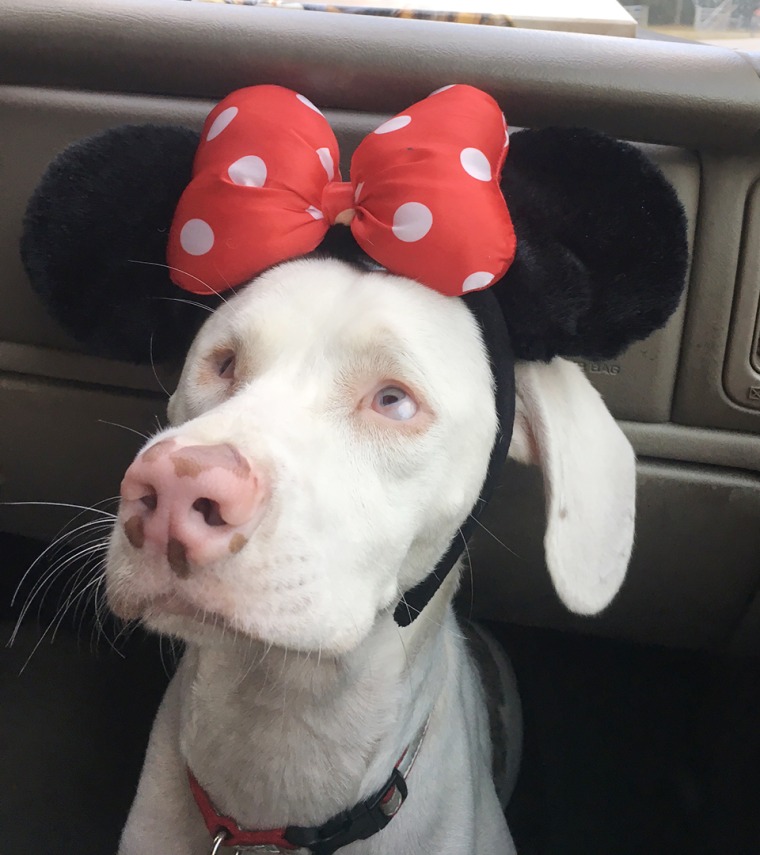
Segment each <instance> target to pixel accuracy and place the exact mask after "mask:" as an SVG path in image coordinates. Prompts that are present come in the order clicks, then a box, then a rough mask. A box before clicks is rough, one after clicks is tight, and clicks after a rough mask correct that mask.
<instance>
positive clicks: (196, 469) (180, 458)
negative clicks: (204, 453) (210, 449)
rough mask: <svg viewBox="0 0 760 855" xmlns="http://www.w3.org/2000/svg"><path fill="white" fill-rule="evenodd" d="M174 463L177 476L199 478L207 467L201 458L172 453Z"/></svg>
mask: <svg viewBox="0 0 760 855" xmlns="http://www.w3.org/2000/svg"><path fill="white" fill-rule="evenodd" d="M172 463H173V464H174V474H175V475H176V476H177V478H197V477H198V476H199V475H200V474H201V472H203V470H204V469H205V468H206V467H205V466H204V465H203V464H202V463H201V462H200V460H197V459H195V458H193V457H187V456H185V455H180V454H173V455H172Z"/></svg>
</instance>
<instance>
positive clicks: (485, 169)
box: [459, 148, 491, 181]
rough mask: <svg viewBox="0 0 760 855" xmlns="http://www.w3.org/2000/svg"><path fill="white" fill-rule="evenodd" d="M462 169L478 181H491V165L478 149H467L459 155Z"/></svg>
mask: <svg viewBox="0 0 760 855" xmlns="http://www.w3.org/2000/svg"><path fill="white" fill-rule="evenodd" d="M459 162H460V163H461V164H462V169H464V171H465V172H466V173H467V174H468V175H471V176H472V177H473V178H477V179H478V181H490V180H491V164H490V163H489V162H488V158H487V157H486V156H485V155H484V154H483V152H482V151H481V150H480V149H478V148H465V149H462V153H461V154H460V155H459Z"/></svg>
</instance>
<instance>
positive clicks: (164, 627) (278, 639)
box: [108, 592, 371, 657]
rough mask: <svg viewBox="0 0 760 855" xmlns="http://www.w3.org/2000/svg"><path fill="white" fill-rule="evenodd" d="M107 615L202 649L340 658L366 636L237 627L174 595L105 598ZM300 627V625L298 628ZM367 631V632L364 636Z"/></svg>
mask: <svg viewBox="0 0 760 855" xmlns="http://www.w3.org/2000/svg"><path fill="white" fill-rule="evenodd" d="M108 601H109V607H110V608H111V611H112V612H113V613H114V614H115V615H116V616H117V617H120V618H122V620H137V621H139V622H140V623H141V624H142V625H143V626H144V627H145V628H146V629H147V630H149V631H151V632H155V633H157V634H159V635H163V636H168V637H172V638H176V639H180V640H182V641H185V642H189V643H191V644H197V645H203V646H209V647H211V646H214V647H219V646H226V645H231V646H240V645H245V647H246V648H247V649H250V646H251V643H252V642H258V643H261V644H265V645H267V646H272V647H278V648H280V649H283V650H292V651H295V652H299V653H307V654H309V653H319V655H320V656H325V657H341V656H344V655H346V654H348V653H350V652H351V651H352V650H354V649H355V648H357V647H358V646H359V645H360V644H361V642H362V641H363V640H364V638H365V637H366V634H368V633H364V634H362V633H358V632H349V633H345V634H338V635H336V636H335V637H333V638H319V639H317V638H315V639H308V640H307V639H306V638H304V637H298V635H297V634H294V633H288V632H283V631H282V629H283V628H282V626H280V628H279V630H277V629H275V628H274V627H271V626H262V627H261V628H258V627H256V626H255V625H251V624H246V625H245V626H242V625H239V624H238V623H237V622H236V621H235V620H233V619H232V618H229V617H227V616H225V615H223V614H221V613H220V612H216V611H211V610H209V609H206V608H203V607H202V606H198V605H196V604H195V603H193V602H192V601H191V600H190V599H188V598H187V597H185V596H182V595H181V594H178V593H176V592H173V593H169V594H161V595H157V596H154V597H145V598H142V599H138V600H136V599H134V598H128V599H127V598H124V597H115V596H111V595H109V596H108ZM301 626H302V624H301ZM369 631H371V628H370V629H369V630H368V632H369Z"/></svg>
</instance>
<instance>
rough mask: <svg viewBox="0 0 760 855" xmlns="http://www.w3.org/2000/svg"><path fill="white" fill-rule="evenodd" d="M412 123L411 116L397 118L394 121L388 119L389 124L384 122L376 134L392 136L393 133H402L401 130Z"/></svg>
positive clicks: (376, 130)
mask: <svg viewBox="0 0 760 855" xmlns="http://www.w3.org/2000/svg"><path fill="white" fill-rule="evenodd" d="M411 121H412V117H411V116H396V117H395V118H393V119H388V121H387V122H383V124H382V125H380V127H379V128H375V133H376V134H390V133H392V132H393V131H400V130H401V128H405V127H406V126H407V125H408V124H409V122H411Z"/></svg>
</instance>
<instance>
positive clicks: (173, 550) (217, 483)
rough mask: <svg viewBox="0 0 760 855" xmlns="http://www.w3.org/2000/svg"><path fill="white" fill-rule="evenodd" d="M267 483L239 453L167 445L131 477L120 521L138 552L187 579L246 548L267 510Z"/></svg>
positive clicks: (143, 457)
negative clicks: (196, 567)
mask: <svg viewBox="0 0 760 855" xmlns="http://www.w3.org/2000/svg"><path fill="white" fill-rule="evenodd" d="M266 481H267V479H266V478H265V477H264V474H263V473H262V472H257V471H255V470H254V468H253V467H252V466H251V464H250V463H249V461H248V460H246V458H245V457H244V456H243V455H242V454H241V453H240V452H239V451H238V450H237V449H236V448H234V447H233V446H232V445H184V446H183V445H181V444H180V443H179V442H177V440H175V439H167V440H163V441H162V442H158V443H156V445H153V446H151V447H150V448H149V449H148V450H147V451H144V452H143V453H142V454H140V455H139V456H138V457H137V459H136V460H135V461H134V463H132V465H131V466H130V467H129V469H127V471H126V474H125V475H124V480H123V481H122V482H121V508H120V513H119V516H120V519H121V523H122V525H123V527H124V531H125V533H126V535H127V538H128V539H129V542H130V543H131V544H132V546H134V547H135V548H137V549H141V548H142V547H143V546H144V545H145V544H149V545H150V546H152V547H153V548H156V549H158V550H159V551H160V552H161V553H164V554H166V556H167V558H168V560H169V564H170V566H171V568H172V570H174V572H175V573H176V574H177V575H178V576H180V577H181V578H185V577H187V576H188V575H189V573H190V567H191V565H192V564H207V563H209V562H211V561H215V560H217V559H219V558H222V557H224V556H225V555H228V554H230V553H233V554H234V553H236V552H239V551H240V550H241V549H242V548H243V546H245V544H246V542H247V540H248V537H250V535H251V533H252V532H253V530H254V529H255V528H256V526H257V525H258V523H259V522H260V520H261V517H262V516H263V513H264V510H265V506H266V499H267V495H268V489H267V483H266Z"/></svg>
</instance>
